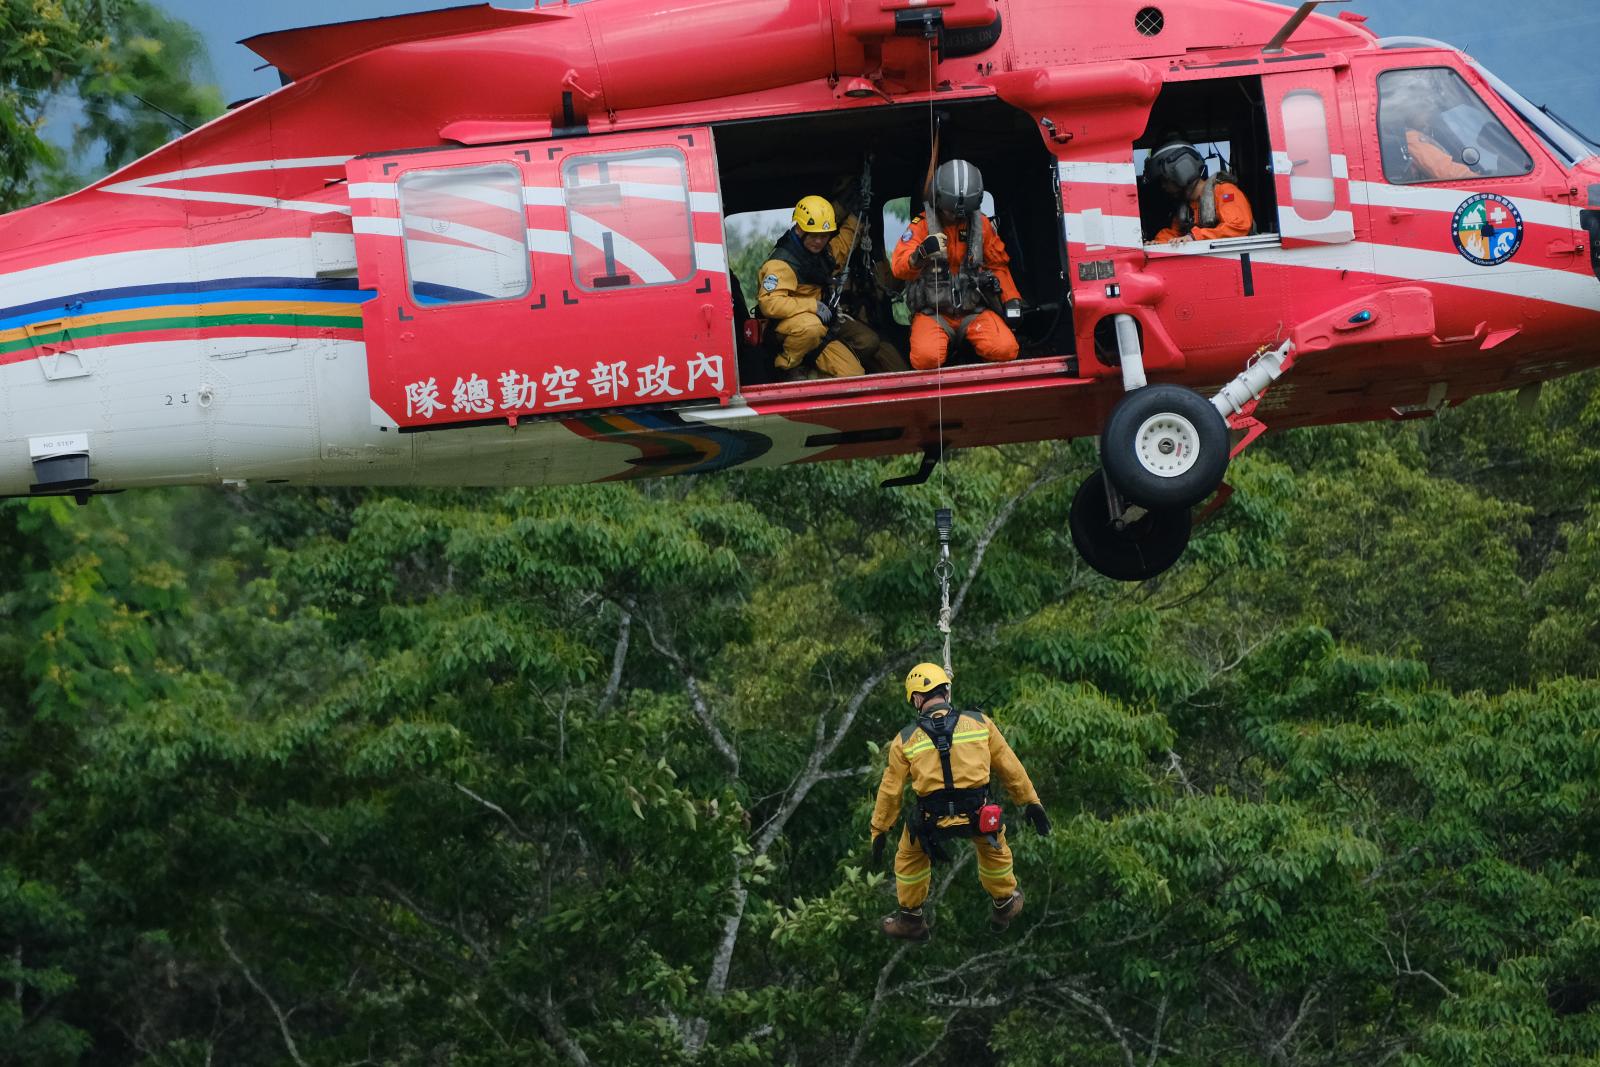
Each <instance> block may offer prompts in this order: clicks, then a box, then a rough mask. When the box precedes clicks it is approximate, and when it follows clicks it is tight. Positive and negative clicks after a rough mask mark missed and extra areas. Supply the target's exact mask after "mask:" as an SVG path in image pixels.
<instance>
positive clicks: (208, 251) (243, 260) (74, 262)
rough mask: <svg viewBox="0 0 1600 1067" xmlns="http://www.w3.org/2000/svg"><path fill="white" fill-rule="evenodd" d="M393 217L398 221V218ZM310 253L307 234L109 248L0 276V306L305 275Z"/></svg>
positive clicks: (309, 271) (310, 258)
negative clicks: (137, 288)
mask: <svg viewBox="0 0 1600 1067" xmlns="http://www.w3.org/2000/svg"><path fill="white" fill-rule="evenodd" d="M391 221H393V222H394V223H395V225H396V226H398V225H399V220H398V219H395V220H391ZM312 256H313V254H312V250H311V238H310V237H269V238H264V239H262V240H258V241H225V242H220V243H217V244H205V245H195V246H194V247H192V248H190V247H188V246H185V247H183V248H153V249H144V250H141V251H137V252H107V253H105V254H104V255H99V256H84V257H82V258H81V259H69V260H66V261H64V262H61V263H48V264H45V265H44V266H40V267H29V268H27V269H26V270H19V271H16V272H14V273H12V274H0V307H15V306H16V305H18V304H32V303H34V302H36V301H39V300H49V299H50V298H52V297H62V296H70V295H72V294H74V293H83V292H91V291H93V290H96V289H116V288H120V287H122V286H128V285H152V284H161V283H172V282H209V281H217V280H220V279H224V278H240V277H249V278H304V277H310V276H311V272H312V270H313V269H314V268H313V262H314V261H313V258H312Z"/></svg>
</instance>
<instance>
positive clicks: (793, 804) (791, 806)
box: [755, 659, 895, 856]
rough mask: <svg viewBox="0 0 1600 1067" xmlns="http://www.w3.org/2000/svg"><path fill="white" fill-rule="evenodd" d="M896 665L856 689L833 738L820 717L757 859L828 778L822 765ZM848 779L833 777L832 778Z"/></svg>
mask: <svg viewBox="0 0 1600 1067" xmlns="http://www.w3.org/2000/svg"><path fill="white" fill-rule="evenodd" d="M894 664H895V659H887V660H885V661H884V662H883V663H882V664H881V665H880V666H879V667H878V669H877V670H875V671H873V672H872V673H871V674H869V675H867V677H866V679H865V680H864V681H862V683H861V684H860V685H859V686H857V687H856V691H855V692H854V693H853V694H851V697H850V700H849V702H848V703H847V704H846V705H845V709H844V713H843V714H842V715H840V716H839V724H838V726H836V727H835V728H834V731H833V734H832V736H828V735H827V730H826V723H825V722H824V720H823V719H822V718H821V717H820V716H819V717H818V718H817V724H816V727H815V728H814V729H813V731H812V736H813V738H814V741H813V744H812V746H811V755H810V756H809V757H808V758H807V759H806V765H805V767H804V769H802V770H801V772H800V774H799V775H798V776H797V777H796V778H795V781H794V785H793V786H791V787H790V788H789V795H788V796H786V797H784V798H783V803H782V804H781V805H779V807H778V810H777V812H776V814H774V815H773V816H772V818H770V819H768V820H767V823H766V825H765V826H763V827H762V828H761V833H760V834H758V835H757V836H756V841H755V855H756V856H765V855H766V854H767V850H768V849H770V848H771V847H772V844H773V842H775V841H776V840H777V839H778V835H779V834H781V833H783V828H784V827H785V826H787V825H788V824H789V820H790V819H791V818H792V817H793V816H794V813H795V811H796V810H797V809H798V808H799V807H800V805H801V803H802V802H804V801H805V799H806V795H807V794H808V793H810V792H811V790H812V788H813V787H814V786H815V785H816V784H817V783H818V782H819V781H822V780H823V779H824V777H825V776H827V775H828V772H825V771H823V769H822V768H823V765H824V764H826V763H827V762H828V760H829V758H831V757H832V756H833V754H834V752H835V751H837V750H838V748H839V743H840V742H841V741H843V740H844V736H845V734H847V733H849V732H850V727H851V726H853V725H855V721H856V716H857V715H858V714H860V712H861V708H862V706H863V705H865V704H866V702H867V698H868V697H870V696H871V695H872V691H873V690H874V689H876V688H877V687H878V684H879V683H880V682H882V681H883V680H884V679H885V678H887V677H888V676H889V672H890V671H891V670H893V669H894ZM845 776H846V775H832V777H845Z"/></svg>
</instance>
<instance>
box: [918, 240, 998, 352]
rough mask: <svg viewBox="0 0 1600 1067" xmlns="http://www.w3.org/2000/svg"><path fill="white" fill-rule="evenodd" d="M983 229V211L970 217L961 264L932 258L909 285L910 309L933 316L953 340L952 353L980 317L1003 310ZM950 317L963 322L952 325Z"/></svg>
mask: <svg viewBox="0 0 1600 1067" xmlns="http://www.w3.org/2000/svg"><path fill="white" fill-rule="evenodd" d="M983 227H984V214H983V212H981V211H974V212H973V213H972V214H970V215H968V216H967V250H966V254H965V255H964V256H963V257H962V259H961V263H960V264H958V265H956V266H954V267H952V265H951V264H950V262H949V259H948V258H947V257H946V256H943V255H935V256H932V257H930V258H929V259H928V262H927V264H926V265H925V266H924V267H923V268H922V272H921V273H920V274H918V275H917V277H916V278H915V279H913V280H912V282H911V283H910V284H909V285H907V286H906V307H908V308H910V309H911V311H912V313H914V314H918V315H929V316H932V318H933V321H934V322H937V323H938V324H939V328H940V329H942V330H943V331H944V332H945V336H946V337H948V338H949V339H950V345H951V351H954V350H955V349H956V348H957V347H959V346H960V345H963V344H965V343H966V340H967V329H968V328H969V327H970V326H971V325H972V324H973V323H974V322H975V321H977V318H978V316H979V315H980V314H982V313H983V312H984V311H986V310H992V311H995V312H997V313H998V312H999V311H1000V307H999V300H998V298H997V297H996V295H995V294H996V293H998V292H999V289H1000V282H999V279H998V278H996V277H995V275H994V272H993V271H989V270H985V269H984V264H983ZM946 315H951V316H955V315H960V316H961V321H960V322H959V323H958V324H956V325H955V326H951V325H950V323H949V322H947V321H946V320H945V316H946Z"/></svg>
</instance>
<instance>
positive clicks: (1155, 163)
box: [1144, 141, 1256, 245]
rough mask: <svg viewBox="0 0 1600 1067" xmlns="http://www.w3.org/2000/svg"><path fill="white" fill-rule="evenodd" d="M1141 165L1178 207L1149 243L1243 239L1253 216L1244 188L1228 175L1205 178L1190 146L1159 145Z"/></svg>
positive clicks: (1251, 226)
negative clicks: (1170, 221) (1167, 224)
mask: <svg viewBox="0 0 1600 1067" xmlns="http://www.w3.org/2000/svg"><path fill="white" fill-rule="evenodd" d="M1144 166H1145V177H1146V179H1147V180H1148V181H1150V182H1151V183H1152V184H1158V185H1160V186H1161V188H1162V189H1163V190H1165V191H1166V194H1167V195H1168V196H1170V197H1172V199H1173V200H1175V201H1177V202H1178V203H1179V205H1180V208H1179V211H1178V213H1177V214H1176V215H1174V216H1173V218H1172V225H1170V226H1168V227H1167V228H1166V229H1164V230H1162V231H1161V232H1159V233H1157V234H1156V235H1155V237H1153V238H1151V243H1152V244H1174V245H1181V244H1187V243H1189V242H1190V241H1216V240H1219V239H1221V238H1224V237H1248V236H1249V235H1250V231H1251V230H1253V229H1254V228H1255V224H1256V220H1255V214H1254V213H1253V212H1252V211H1251V210H1250V201H1249V200H1248V199H1247V198H1246V197H1245V195H1244V190H1242V189H1240V188H1239V186H1238V185H1236V184H1234V182H1233V180H1232V176H1231V175H1229V174H1226V173H1224V174H1219V175H1216V176H1215V177H1208V176H1207V175H1206V161H1205V159H1204V158H1202V157H1201V155H1200V153H1199V151H1197V150H1196V149H1195V147H1194V145H1192V144H1187V143H1185V142H1183V141H1174V142H1172V143H1170V144H1166V145H1162V146H1161V147H1160V148H1158V149H1156V150H1155V151H1154V152H1151V153H1150V158H1149V159H1147V160H1146V161H1145V165H1144ZM1185 201H1187V203H1186V204H1185Z"/></svg>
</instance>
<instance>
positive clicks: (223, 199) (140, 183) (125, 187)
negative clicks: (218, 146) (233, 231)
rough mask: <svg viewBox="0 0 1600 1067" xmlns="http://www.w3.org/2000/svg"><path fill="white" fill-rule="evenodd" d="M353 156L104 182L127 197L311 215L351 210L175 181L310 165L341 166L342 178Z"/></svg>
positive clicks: (228, 165) (255, 162) (229, 165)
mask: <svg viewBox="0 0 1600 1067" xmlns="http://www.w3.org/2000/svg"><path fill="white" fill-rule="evenodd" d="M350 159H351V157H350V156H308V157H304V158H300V159H257V160H251V161H249V162H245V163H218V164H214V165H212V166H208V167H190V168H188V169H187V170H172V171H167V172H166V173H164V174H146V175H144V176H143V177H140V178H129V179H128V180H127V181H120V182H111V183H109V184H107V185H102V186H101V187H100V190H101V191H102V192H107V193H121V194H123V195H126V196H153V197H158V198H161V199H165V200H186V201H190V202H193V203H203V204H238V205H239V206H241V207H270V208H278V209H280V210H283V211H306V212H311V213H312V214H329V213H332V212H342V213H349V211H350V206H349V205H348V204H328V203H323V202H321V201H317V200H280V199H278V198H277V197H275V196H260V195H257V194H254V193H236V192H217V191H215V190H210V189H174V188H171V186H170V183H172V182H184V181H192V180H194V179H196V178H214V177H218V176H221V175H227V174H250V173H252V172H255V171H273V170H303V169H306V168H308V167H338V168H340V170H339V174H340V176H341V177H343V175H344V165H345V163H347V162H349V160H350Z"/></svg>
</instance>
